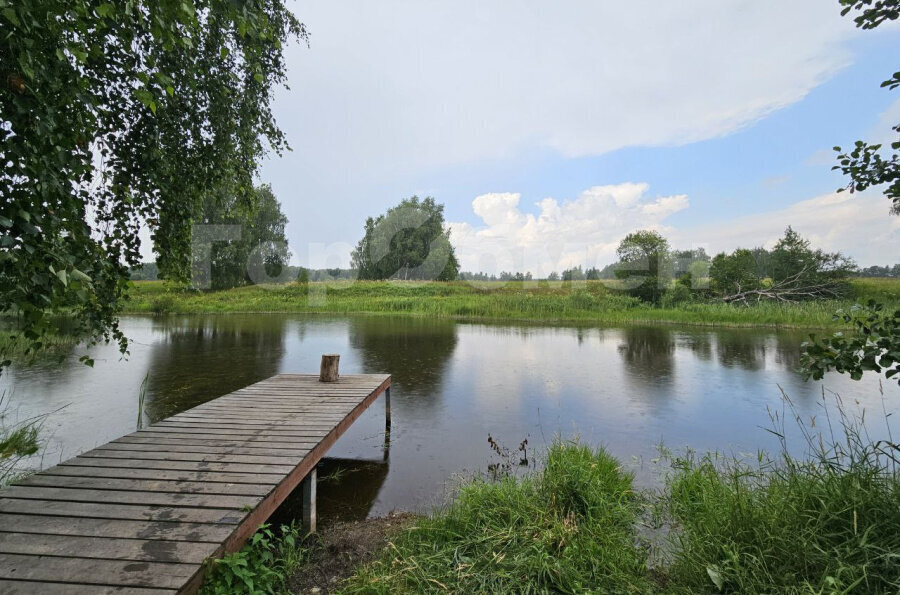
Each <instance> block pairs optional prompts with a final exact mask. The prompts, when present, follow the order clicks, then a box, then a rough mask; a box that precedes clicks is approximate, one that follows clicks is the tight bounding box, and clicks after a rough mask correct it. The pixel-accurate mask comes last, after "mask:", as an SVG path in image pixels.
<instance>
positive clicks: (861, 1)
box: [833, 0, 900, 215]
mask: <svg viewBox="0 0 900 595" xmlns="http://www.w3.org/2000/svg"><path fill="white" fill-rule="evenodd" d="M841 5H843V7H844V8H843V10H842V11H841V14H842V15H847V14H848V13H850V12H851V11H853V12H855V13H856V16H855V17H854V19H853V21H854V22H855V23H856V26H857V27H859V28H860V29H874V28H876V27H878V26H879V25H881V24H883V23H885V22H886V21H895V20H897V19H898V18H900V0H841ZM881 86H882V88H887V89H889V90H894V89H896V88H897V87H900V71H898V72H895V73H894V74H893V75H892V76H891V78H889V79H888V80H886V81H884V82H882V83H881ZM893 130H894V131H895V132H897V133H898V135H900V124H897V125H896V126H894V127H893ZM890 148H891V149H892V151H885V150H883V147H882V146H881V145H880V144H869V143H866V142H864V141H861V140H860V141H856V143H855V145H854V146H853V148H852V149H851V150H849V151H846V152H845V151H844V150H843V149H842V148H841V147H835V148H834V150H835V151H837V152H838V165H836V166H834V168H833V169H839V170H840V171H841V172H842V173H843V174H844V175H846V176H849V177H850V182H849V184H848V185H847V189H849V190H850V192H856V191H863V190H865V189H867V188H869V187H871V186H879V185H882V184H886V185H887V186H886V188H885V190H884V195H885V197H887V198H888V199H890V200H891V201H893V202H892V208H891V211H892V212H893V213H894V214H895V215H900V138H898V140H897V141H895V142H893V143H891V146H890Z"/></svg>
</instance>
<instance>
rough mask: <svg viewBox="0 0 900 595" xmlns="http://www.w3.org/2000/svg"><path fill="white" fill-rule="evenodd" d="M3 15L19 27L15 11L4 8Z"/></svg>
mask: <svg viewBox="0 0 900 595" xmlns="http://www.w3.org/2000/svg"><path fill="white" fill-rule="evenodd" d="M3 16H5V17H6V20H7V21H9V22H10V23H12V24H13V25H15V26H16V27H20V26H21V23H19V17H18V16H17V15H16V11H15V10H14V9H12V8H4V9H3Z"/></svg>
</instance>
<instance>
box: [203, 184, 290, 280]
mask: <svg viewBox="0 0 900 595" xmlns="http://www.w3.org/2000/svg"><path fill="white" fill-rule="evenodd" d="M197 224H202V225H213V226H218V225H234V226H236V229H235V231H236V232H238V233H237V234H235V235H238V236H239V237H237V238H236V239H234V240H226V241H218V242H212V243H211V245H210V246H209V252H208V256H209V269H208V271H209V278H208V279H205V278H202V277H203V274H204V273H205V271H206V270H207V269H206V266H205V263H197V265H198V266H197V267H196V269H195V270H197V271H198V272H200V271H202V272H201V273H200V275H199V277H200V278H198V276H195V277H194V279H193V281H194V282H195V283H199V284H201V285H203V286H208V287H211V288H213V289H226V288H229V287H238V286H240V285H246V284H248V283H259V282H265V281H276V282H277V281H293V280H294V279H293V278H294V277H295V275H293V274H290V278H287V274H288V271H287V268H286V267H287V264H288V259H289V258H290V252H289V251H288V246H287V239H286V238H285V234H284V228H285V226H286V225H287V217H286V216H285V215H284V213H282V212H281V204H280V203H279V202H278V199H277V198H275V194H274V193H273V192H272V187H271V186H269V185H268V184H264V185H261V186H258V187H257V188H256V189H255V190H254V196H253V200H251V201H249V202H244V201H242V200H240V199H239V198H238V197H228V198H225V199H219V198H216V197H213V196H208V197H206V199H205V200H204V201H203V206H202V208H201V216H200V218H199V219H198V221H197ZM197 252H199V251H196V252H195V253H197ZM206 255H207V254H203V256H204V257H205V256H206Z"/></svg>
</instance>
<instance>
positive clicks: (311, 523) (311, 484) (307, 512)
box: [301, 467, 316, 533]
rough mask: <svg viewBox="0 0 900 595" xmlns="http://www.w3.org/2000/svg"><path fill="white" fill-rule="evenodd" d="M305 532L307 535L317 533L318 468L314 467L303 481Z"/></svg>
mask: <svg viewBox="0 0 900 595" xmlns="http://www.w3.org/2000/svg"><path fill="white" fill-rule="evenodd" d="M301 489H302V490H303V513H302V514H303V530H304V531H305V532H306V533H315V532H316V468H315V467H313V468H312V471H310V472H309V475H307V476H306V477H305V478H304V479H303V483H302V484H301Z"/></svg>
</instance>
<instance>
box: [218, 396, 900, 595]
mask: <svg viewBox="0 0 900 595" xmlns="http://www.w3.org/2000/svg"><path fill="white" fill-rule="evenodd" d="M847 422H848V418H846V417H844V416H843V414H842V418H841V423H842V424H843V429H844V434H845V438H842V439H841V441H840V443H836V444H833V445H823V443H819V442H817V436H816V435H812V434H810V435H809V438H810V442H809V445H810V449H811V451H810V454H809V456H808V458H804V459H797V458H794V457H791V456H788V455H787V454H786V453H785V452H782V453H781V455H780V456H777V457H774V458H769V457H767V456H765V455H763V454H760V456H759V458H758V459H754V460H753V461H752V462H747V461H746V460H738V459H735V458H733V457H730V456H722V455H717V454H715V453H712V454H708V455H705V456H698V455H695V454H693V453H691V452H690V451H688V452H687V453H686V454H685V455H683V456H677V457H676V456H674V455H672V454H671V453H663V458H662V461H663V462H664V463H666V468H667V469H668V472H667V473H666V482H665V487H664V488H663V489H662V490H661V491H655V490H653V491H648V490H641V489H637V488H636V487H635V486H634V484H633V474H632V473H630V472H629V471H627V470H626V469H625V468H624V467H623V465H622V464H621V462H620V461H618V460H616V459H615V458H614V457H612V456H610V455H609V454H608V453H607V452H606V451H605V450H604V449H603V448H594V447H591V446H589V445H586V444H583V443H580V442H579V441H578V440H577V439H576V440H562V439H559V438H557V439H556V440H555V441H554V443H553V444H552V445H551V446H550V447H549V449H548V450H547V452H546V453H545V456H544V457H543V460H544V465H543V466H542V467H541V469H540V470H539V471H531V472H527V473H525V474H524V475H516V474H512V473H510V474H507V475H502V476H500V477H492V476H479V477H474V478H472V479H470V480H468V481H466V482H464V483H463V484H462V485H461V486H460V487H459V490H458V491H457V493H456V496H455V497H454V498H453V499H452V500H451V501H449V502H448V503H447V504H446V505H445V506H444V507H442V508H440V509H438V510H436V511H435V512H433V513H432V514H430V515H428V516H420V517H410V516H408V515H401V517H403V518H405V521H404V522H402V523H401V524H400V526H397V527H396V528H395V529H392V530H390V531H386V530H385V525H386V526H387V527H390V525H391V522H392V521H391V517H388V518H386V519H372V520H368V521H364V522H363V523H360V524H359V525H358V526H356V527H355V529H353V533H352V536H351V537H350V539H352V540H361V541H363V542H365V543H360V544H353V548H352V549H353V555H352V556H350V557H347V558H346V559H336V558H341V557H342V556H343V553H344V550H342V549H340V548H338V549H336V550H335V549H334V548H331V547H323V544H325V545H327V544H329V543H332V542H333V541H335V539H334V536H333V535H331V534H330V533H329V529H327V528H326V529H325V533H324V534H323V535H322V536H320V537H319V539H314V540H312V541H311V542H306V543H304V544H302V545H300V546H299V549H294V548H293V542H292V543H291V544H290V547H287V548H281V549H282V551H286V552H287V555H288V558H289V559H290V560H300V559H305V560H315V559H316V558H318V559H319V560H318V562H317V563H315V564H306V565H305V566H303V567H298V566H296V565H294V566H282V568H283V569H284V572H283V574H281V575H280V576H279V575H277V574H272V573H270V571H269V570H268V568H267V567H266V566H263V565H261V564H260V565H257V567H253V566H251V567H250V568H247V569H246V571H247V572H250V573H251V574H252V575H254V576H253V577H252V578H259V577H261V576H263V575H266V574H268V576H270V577H271V578H272V579H275V580H274V581H273V583H274V584H273V585H272V586H273V587H274V588H273V589H272V590H273V591H274V592H288V590H290V591H291V592H297V591H295V590H294V588H296V587H297V586H298V585H301V584H306V585H307V586H309V584H314V583H315V581H313V582H312V583H310V581H301V580H298V578H299V574H302V573H308V572H309V571H310V569H311V568H320V569H321V568H327V569H328V571H327V573H326V574H324V575H323V579H324V580H325V581H328V582H327V583H326V584H327V589H325V590H326V591H327V592H339V593H344V594H348V593H385V594H386V593H432V592H433V593H438V592H451V593H509V592H519V593H548V592H552V593H583V592H591V593H594V592H603V593H611V592H615V593H679V594H680V593H684V594H687V593H716V592H728V593H731V592H740V593H766V592H778V593H847V592H878V593H881V592H896V591H897V589H898V588H900V567H898V566H897V564H896V563H895V558H896V555H897V554H896V552H897V551H900V506H898V503H900V469H898V467H897V463H896V462H895V461H896V454H897V453H896V447H887V448H885V447H884V445H881V446H879V444H869V443H867V442H866V441H865V440H864V439H863V438H862V436H863V435H864V433H865V432H864V427H863V426H860V425H856V424H857V422H854V421H850V422H849V423H847ZM817 444H818V446H817ZM401 517H396V518H401ZM345 529H346V528H345ZM645 529H649V532H648V531H646V530H645ZM361 536H364V537H361ZM373 536H374V537H373ZM298 543H299V542H298ZM266 547H267V549H268V550H270V551H271V550H275V549H277V548H276V547H275V546H273V545H272V544H266ZM240 556H243V557H244V558H246V559H248V560H249V559H252V558H253V557H254V556H255V557H258V555H257V554H254V552H253V546H250V547H249V548H247V550H246V551H245V553H243V554H240ZM225 566H228V565H227V564H226V565H225ZM226 570H227V568H226ZM231 578H232V577H230V575H229V573H228V572H226V573H225V575H224V576H223V575H222V574H221V573H219V574H218V575H216V574H214V575H213V576H211V577H210V581H209V584H208V586H209V587H213V588H208V589H207V590H206V592H213V593H217V592H223V593H224V592H243V591H242V590H240V589H237V590H236V589H234V587H235V583H234V581H233V580H231ZM226 581H227V582H228V584H227V585H224V586H227V587H228V589H225V590H223V589H217V588H215V587H222V586H223V583H225V582H226ZM291 587H294V588H291ZM301 592H305V591H301Z"/></svg>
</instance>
